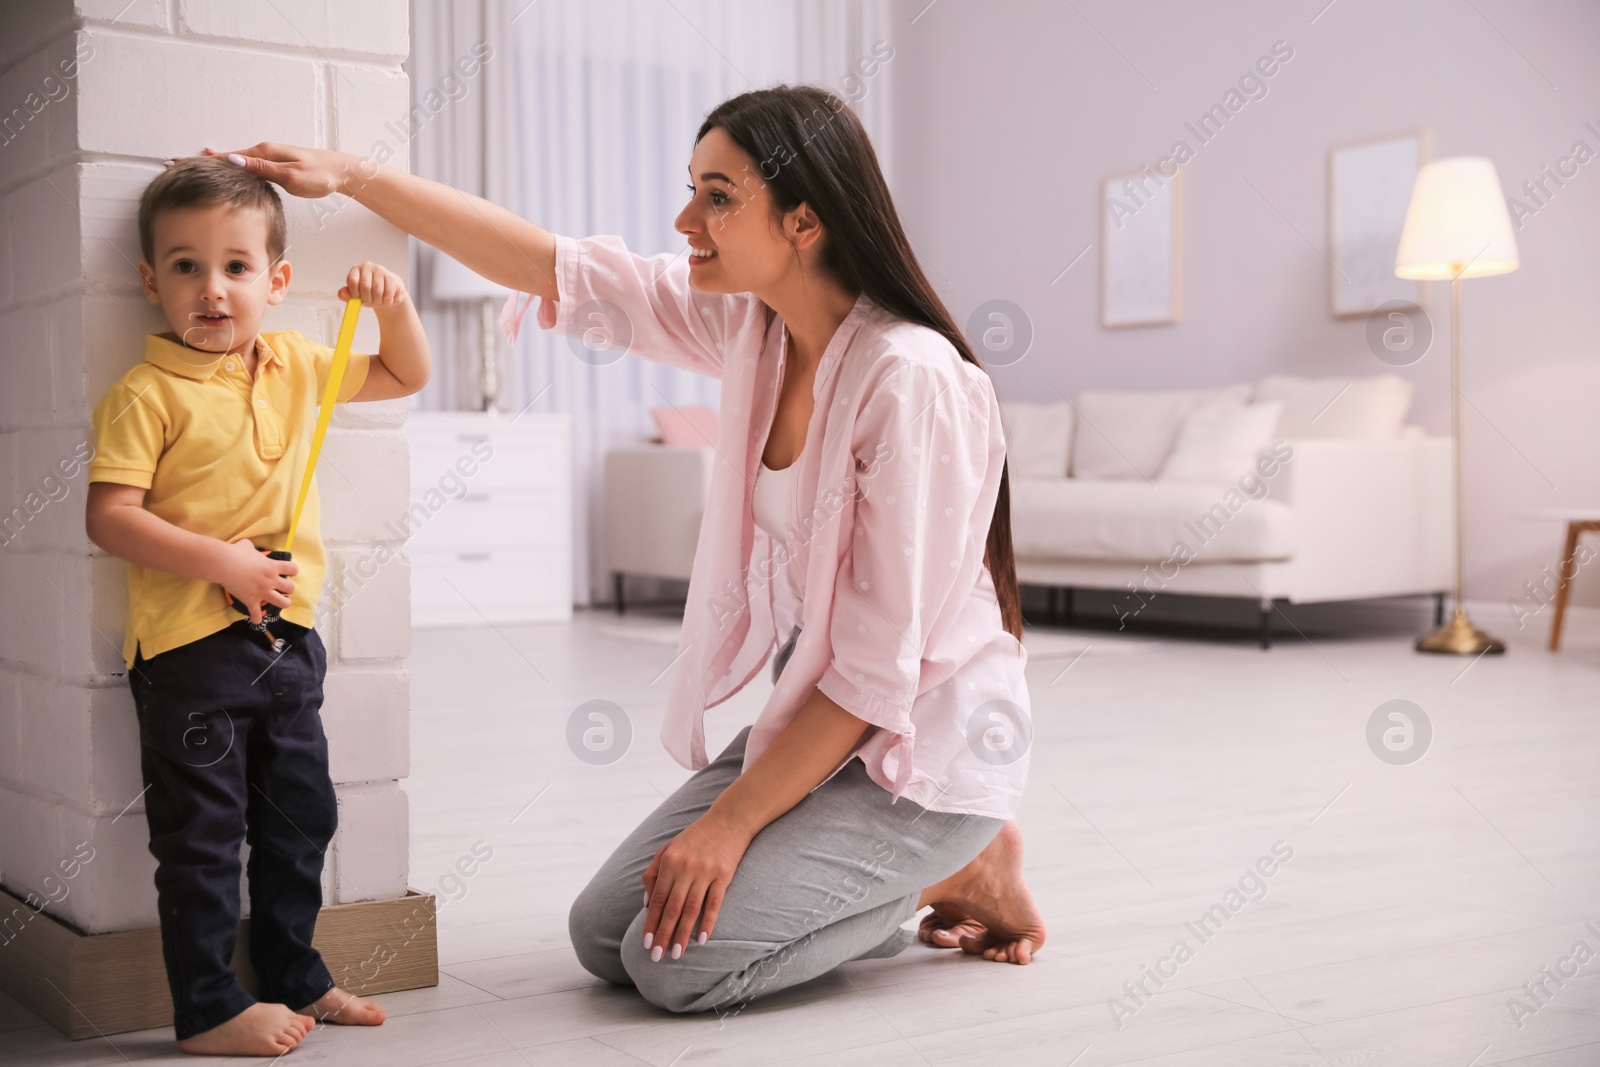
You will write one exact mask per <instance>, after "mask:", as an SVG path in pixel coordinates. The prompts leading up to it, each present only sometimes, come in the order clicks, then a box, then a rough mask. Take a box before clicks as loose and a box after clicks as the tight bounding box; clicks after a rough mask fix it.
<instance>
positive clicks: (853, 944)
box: [568, 729, 1004, 1012]
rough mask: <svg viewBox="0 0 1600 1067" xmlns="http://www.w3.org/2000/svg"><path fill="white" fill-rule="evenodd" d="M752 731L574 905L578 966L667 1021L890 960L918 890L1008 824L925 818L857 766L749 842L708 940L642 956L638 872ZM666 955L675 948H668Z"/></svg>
mask: <svg viewBox="0 0 1600 1067" xmlns="http://www.w3.org/2000/svg"><path fill="white" fill-rule="evenodd" d="M749 736H750V731H749V730H748V729H746V730H744V731H743V732H741V733H740V734H739V736H738V737H736V738H734V740H733V743H732V744H730V745H729V746H728V747H727V748H726V749H724V750H723V752H722V754H721V755H719V756H718V757H717V758H716V759H715V760H713V761H712V762H711V763H709V764H708V765H706V766H705V767H703V768H701V769H700V770H699V771H697V772H695V774H694V775H693V776H692V777H691V778H690V779H689V780H688V781H687V782H685V783H684V784H683V785H682V787H680V788H679V789H678V791H677V792H676V793H674V794H672V796H670V797H668V798H667V800H666V802H665V803H663V804H662V805H661V806H660V807H658V808H657V809H656V810H655V811H654V812H652V813H651V815H650V817H649V818H647V819H645V821H644V823H643V824H641V825H640V826H639V828H638V829H636V830H634V832H633V833H632V834H630V835H628V839H627V840H625V841H624V842H622V844H621V845H620V846H618V848H617V850H616V851H615V852H613V853H612V854H611V858H610V859H608V860H607V861H606V862H605V865H604V866H602V867H601V868H600V871H599V873H597V874H596V875H595V876H594V878H593V879H592V880H591V881H590V882H589V885H588V886H587V887H586V888H585V889H584V890H583V892H582V893H581V894H580V895H579V896H578V899H577V901H575V902H574V903H573V905H572V913H571V916H570V917H569V920H568V927H569V930H570V932H571V934H572V946H573V948H574V949H575V950H576V951H577V953H578V960H579V962H581V963H582V964H583V966H584V967H585V968H586V969H587V970H588V971H589V972H590V973H591V974H594V975H596V976H597V977H600V978H604V979H605V980H607V981H609V982H616V983H619V984H622V985H633V986H636V987H637V988H638V990H639V993H640V994H641V995H642V996H643V997H644V998H645V999H646V1000H648V1001H649V1002H650V1003H652V1004H655V1005H657V1006H659V1007H663V1008H667V1009H669V1010H671V1011H681V1012H684V1011H705V1010H707V1009H716V1010H718V1011H719V1012H726V1011H731V1010H736V1009H738V1008H739V1007H741V1006H742V1005H743V1004H744V1003H745V1002H748V1001H750V1000H754V999H755V998H757V997H761V996H765V995H767V994H770V993H775V992H777V991H778V990H780V989H785V988H787V987H789V986H792V985H796V984H798V983H800V982H804V981H807V980H808V979H811V978H815V977H817V976H818V975H820V974H824V973H826V972H827V971H830V970H832V969H833V968H834V967H837V966H838V965H839V964H841V963H844V962H845V961H847V960H856V959H871V958H875V957H880V956H893V955H895V954H896V953H898V952H900V951H902V950H903V949H905V948H906V946H907V945H909V944H911V942H912V941H913V940H915V934H914V933H913V932H912V931H910V930H901V929H899V927H900V925H901V924H902V923H904V922H905V921H906V920H908V919H910V918H911V917H912V916H913V915H915V914H916V911H917V899H918V897H919V896H920V895H921V893H922V890H923V889H925V888H927V887H928V886H930V885H933V884H935V883H936V882H939V881H941V880H943V879H945V878H948V877H949V876H950V875H952V874H954V873H955V872H956V871H959V870H960V869H961V868H962V867H965V866H966V865H967V864H968V863H970V862H971V861H972V860H973V859H974V858H975V857H976V856H977V855H978V853H980V852H982V851H983V848H984V846H985V845H987V844H988V843H989V841H990V840H991V839H992V838H993V837H994V836H995V834H997V833H999V832H1000V828H1001V827H1002V826H1003V825H1004V822H1003V821H1002V820H1000V819H992V818H987V817H985V816H980V815H955V814H950V813H947V812H938V811H929V810H928V809H926V808H921V807H918V806H917V805H916V804H914V803H912V802H911V801H909V800H906V799H905V798H901V799H900V800H899V801H898V802H896V803H894V804H890V803H889V800H890V796H889V793H888V792H887V791H886V790H885V789H883V788H882V787H881V786H879V785H878V784H877V783H876V782H874V781H873V780H872V779H871V778H869V777H867V771H866V768H865V767H864V766H863V765H862V763H861V761H860V760H856V759H853V760H851V761H850V762H849V763H848V764H846V765H845V766H844V767H843V768H842V769H841V770H840V771H839V773H838V774H836V775H834V776H833V777H832V778H830V779H828V781H826V782H824V783H823V784H822V785H821V786H819V787H817V789H815V790H813V791H812V792H811V793H810V794H809V795H808V796H806V798H805V799H804V800H802V801H800V803H798V804H796V805H795V806H794V807H793V808H791V809H790V810H789V811H787V812H785V813H784V814H783V815H781V816H779V817H778V818H777V819H775V820H773V822H772V823H770V824H769V825H768V826H767V827H766V829H764V830H762V831H761V833H759V834H757V835H756V838H755V840H754V841H752V842H751V843H750V847H749V849H748V850H747V851H746V852H745V854H744V857H743V858H742V859H741V860H740V861H739V866H738V869H737V870H736V871H735V872H734V875H733V881H732V882H731V883H730V884H729V886H728V891H727V894H726V896H725V898H724V900H723V904H722V911H721V914H720V915H719V916H718V918H717V925H716V929H715V930H714V931H713V932H712V934H711V938H710V940H708V941H707V942H706V943H705V944H704V945H700V944H696V943H694V942H693V941H691V942H690V943H689V946H688V948H686V949H685V950H684V953H683V956H682V957H681V958H679V959H676V960H674V959H672V958H671V956H670V954H668V955H665V956H663V957H662V959H661V960H660V962H651V959H650V953H649V952H648V951H647V950H646V949H645V947H644V919H645V909H644V907H643V902H644V872H645V868H647V867H649V866H650V862H651V861H652V860H653V859H654V858H655V854H656V851H657V850H658V849H659V848H660V847H661V846H662V845H664V844H666V843H667V842H668V841H671V840H672V839H673V838H674V837H676V836H677V835H678V834H679V833H680V832H682V831H683V830H684V829H685V828H686V827H687V826H688V825H689V824H690V823H691V822H693V821H694V820H695V819H698V818H699V817H700V816H701V815H704V814H705V812H706V809H707V808H709V807H710V806H711V802H712V801H713V800H715V799H716V798H717V796H718V795H719V794H720V793H721V792H722V791H723V790H724V789H726V788H727V787H728V786H729V785H730V784H731V783H732V782H733V780H734V779H735V778H737V777H738V776H739V772H740V770H741V769H742V767H743V766H744V746H745V741H746V740H747V739H748V737H749ZM669 951H670V950H669Z"/></svg>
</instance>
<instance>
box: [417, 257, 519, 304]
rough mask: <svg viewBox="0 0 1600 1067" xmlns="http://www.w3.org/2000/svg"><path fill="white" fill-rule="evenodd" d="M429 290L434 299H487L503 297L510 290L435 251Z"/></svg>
mask: <svg viewBox="0 0 1600 1067" xmlns="http://www.w3.org/2000/svg"><path fill="white" fill-rule="evenodd" d="M429 292H430V293H431V294H432V295H433V298H434V299H435V300H489V299H493V298H496V297H502V298H503V297H505V296H506V295H507V294H509V293H510V292H511V290H509V289H507V288H506V287H505V286H503V285H500V284H499V283H498V282H491V281H490V280H489V279H488V278H485V277H484V276H483V275H481V274H478V273H477V272H476V271H472V270H469V269H467V268H466V267H464V266H462V265H461V264H460V263H459V262H457V261H456V260H454V259H451V258H450V257H449V256H447V255H445V254H444V253H443V252H435V253H434V255H433V285H432V287H431V288H430V289H429Z"/></svg>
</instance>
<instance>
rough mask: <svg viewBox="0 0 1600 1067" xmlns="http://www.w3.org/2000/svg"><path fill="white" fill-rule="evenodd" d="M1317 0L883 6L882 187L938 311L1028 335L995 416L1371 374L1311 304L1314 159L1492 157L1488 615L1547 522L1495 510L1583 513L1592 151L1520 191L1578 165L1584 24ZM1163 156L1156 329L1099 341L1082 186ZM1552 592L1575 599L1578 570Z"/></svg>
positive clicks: (1539, 15)
mask: <svg viewBox="0 0 1600 1067" xmlns="http://www.w3.org/2000/svg"><path fill="white" fill-rule="evenodd" d="M1326 2H1327V0H1306V2H1296V3H1281V2H1280V3H1267V2H1230V3H1226V4H1222V3H1208V4H1204V5H1200V4H1189V3H1180V2H1176V0H1166V2H1160V3H1137V4H1127V3H1114V2H1111V0H1074V2H1073V3H1071V4H1067V3H1045V2H1037V3H1006V4H997V3H978V2H964V0H939V2H937V3H935V4H934V5H933V6H931V7H928V6H927V0H906V2H903V3H902V2H900V0H896V10H895V15H896V17H895V19H894V27H895V34H896V36H895V38H894V40H893V42H892V43H893V45H894V48H895V55H894V59H893V60H892V63H893V65H894V73H895V77H896V79H897V82H896V98H895V105H896V115H895V122H896V126H895V131H896V132H895V144H894V149H895V152H896V182H895V185H896V188H895V195H896V198H897V201H898V204H899V207H900V210H901V212H902V214H903V215H904V218H905V221H906V224H907V226H908V228H909V230H910V232H911V237H912V240H913V241H914V242H915V244H916V246H917V248H918V250H919V252H920V253H921V255H922V256H923V261H924V264H925V266H926V267H927V268H928V270H929V273H930V275H931V276H932V277H933V279H934V281H935V283H936V284H937V285H938V286H939V288H940V290H941V292H942V293H943V295H944V296H945V298H946V300H947V301H948V302H949V303H950V305H951V308H952V310H953V311H954V312H955V314H956V315H957V316H958V317H960V318H961V319H963V320H965V318H966V316H967V315H969V314H970V313H971V312H972V310H973V309H974V308H975V307H976V306H977V305H978V304H979V303H981V302H983V301H985V300H988V299H994V298H1000V299H1007V300H1011V301H1013V302H1015V303H1016V304H1018V305H1020V306H1021V307H1022V308H1023V309H1024V310H1025V311H1026V312H1027V314H1028V316H1029V317H1030V319H1031V321H1032V323H1033V327H1034V331H1035V336H1034V341H1033V347H1032V349H1031V350H1030V352H1029V353H1028V355H1027V356H1026V357H1025V358H1024V359H1023V360H1021V361H1020V362H1019V363H1017V364H1015V365H1013V366H1008V367H998V368H995V370H994V377H995V380H996V384H997V388H998V389H999V392H1000V396H1001V397H1002V399H1025V398H1032V397H1049V398H1054V396H1055V393H1054V389H1053V388H1052V386H1056V387H1059V388H1060V389H1061V390H1062V391H1063V392H1065V393H1066V394H1067V395H1068V396H1072V395H1074V394H1076V392H1077V391H1078V390H1080V389H1084V388H1093V387H1108V388H1163V387H1187V386H1200V385H1212V384H1224V383H1229V382H1235V381H1246V380H1254V379H1258V378H1260V377H1262V376H1264V375H1266V374H1270V373H1286V374H1300V375H1313V376H1334V375H1366V374H1376V373H1381V372H1385V371H1387V370H1389V368H1388V367H1386V366H1385V365H1383V364H1382V363H1380V362H1379V361H1378V360H1377V359H1376V358H1375V357H1374V356H1373V355H1372V354H1371V352H1370V351H1369V349H1368V348H1367V345H1366V341H1365V337H1364V329H1365V322H1364V321H1363V320H1362V319H1359V318H1358V319H1335V318H1334V317H1333V316H1332V315H1331V313H1330V311H1329V305H1328V295H1327V294H1328V277H1327V276H1328V266H1327V264H1326V262H1325V261H1324V259H1323V258H1322V256H1323V253H1324V252H1325V251H1326V244H1327V241H1326V229H1327V214H1326V207H1325V205H1326V203H1327V179H1326V170H1327V153H1328V149H1329V147H1330V146H1332V145H1335V144H1339V143H1342V142H1347V141H1355V140H1362V139H1366V138H1372V137H1378V136H1383V135H1388V134H1394V133H1400V132H1404V131H1409V130H1414V129H1418V128H1425V129H1426V130H1427V131H1428V134H1429V138H1430V142H1431V156H1432V158H1441V157H1444V156H1451V155H1486V156H1489V157H1490V158H1492V159H1493V160H1494V162H1495V164H1496V166H1497V167H1498V168H1499V172H1500V178H1501V183H1502V185H1503V186H1504V187H1505V189H1506V192H1507V194H1508V195H1520V196H1521V199H1522V200H1523V202H1524V203H1525V204H1526V205H1527V206H1528V207H1529V208H1530V209H1533V208H1537V210H1536V211H1535V212H1534V213H1532V214H1528V215H1525V216H1524V217H1522V218H1521V220H1520V222H1521V225H1520V229H1519V230H1518V231H1517V240H1518V243H1519V245H1520V248H1521V253H1522V264H1523V265H1522V269H1521V270H1519V271H1518V272H1516V273H1514V274H1510V275H1505V276H1502V277H1497V278H1488V279H1483V280H1479V281H1473V282H1468V283H1466V286H1465V295H1466V304H1465V307H1466V313H1465V314H1466V322H1465V327H1464V330H1463V337H1464V340H1465V344H1466V349H1465V389H1464V393H1465V395H1466V397H1467V398H1468V403H1467V404H1466V406H1465V415H1464V420H1465V431H1464V434H1463V442H1464V447H1465V449H1466V452H1467V592H1468V596H1469V597H1470V598H1472V599H1474V600H1485V601H1494V602H1497V603H1498V604H1500V605H1501V608H1500V610H1505V609H1504V607H1503V602H1504V601H1506V600H1507V599H1508V598H1520V596H1521V592H1520V587H1521V585H1522V583H1523V582H1524V581H1526V580H1528V579H1532V578H1535V577H1537V576H1538V574H1539V571H1540V568H1541V567H1542V566H1544V565H1546V564H1547V563H1551V562H1553V560H1554V557H1555V555H1556V553H1557V550H1558V548H1559V536H1560V531H1559V530H1558V528H1557V527H1556V526H1555V525H1554V524H1552V523H1549V522H1530V521H1527V520H1524V519H1518V518H1516V517H1515V512H1517V511H1518V510H1519V509H1522V508H1527V507H1538V506H1555V505H1563V504H1586V505H1589V506H1596V505H1600V418H1597V407H1600V404H1597V397H1600V358H1597V357H1600V340H1597V339H1596V333H1597V329H1596V328H1597V325H1600V310H1597V306H1600V301H1597V299H1596V298H1597V295H1600V294H1597V293H1596V282H1597V280H1600V159H1595V160H1593V161H1591V162H1588V163H1587V164H1586V165H1583V166H1580V167H1578V173H1577V174H1576V176H1574V177H1572V178H1570V179H1568V180H1567V181H1566V184H1565V186H1564V187H1563V188H1560V189H1556V188H1555V186H1554V185H1553V184H1549V183H1547V188H1549V189H1551V190H1554V195H1552V196H1549V197H1542V198H1543V201H1544V202H1543V204H1542V206H1541V205H1539V204H1537V203H1536V202H1535V201H1534V200H1532V199H1531V198H1529V197H1528V196H1527V195H1526V194H1524V193H1522V191H1521V189H1520V186H1521V185H1522V183H1523V181H1524V180H1527V179H1534V178H1539V177H1541V168H1543V167H1544V166H1545V165H1547V164H1548V165H1550V166H1552V167H1554V166H1555V165H1556V164H1557V162H1558V161H1559V160H1560V159H1561V158H1562V157H1567V156H1569V155H1570V154H1571V153H1572V151H1573V147H1574V142H1577V141H1583V142H1584V143H1585V145H1586V146H1587V148H1588V149H1592V150H1594V151H1596V152H1600V133H1597V132H1596V131H1597V130H1600V66H1597V65H1596V64H1595V63H1594V61H1593V48H1594V45H1595V44H1596V42H1600V5H1597V4H1594V3H1585V2H1579V0H1566V2H1559V3H1541V4H1538V5H1519V4H1513V3H1511V2H1509V0H1472V2H1471V3H1466V2H1445V0H1417V2H1407V3H1405V4H1387V3H1380V2H1377V0H1336V2H1335V3H1334V4H1333V5H1332V6H1331V7H1326V8H1325V9H1324V6H1325V4H1326ZM1319 12H1320V14H1319ZM913 20H915V21H913ZM1280 41H1281V42H1284V43H1285V44H1286V45H1287V47H1288V48H1291V49H1292V50H1293V55H1292V57H1291V58H1290V59H1289V60H1288V61H1287V62H1284V63H1282V64H1281V65H1280V66H1279V68H1278V69H1277V70H1276V72H1275V73H1274V75H1273V76H1272V77H1271V78H1270V79H1266V80H1265V81H1264V85H1265V90H1266V91H1265V95H1264V96H1263V95H1261V92H1260V90H1254V91H1255V95H1256V96H1258V97H1259V98H1258V99H1253V100H1247V101H1246V103H1245V105H1244V106H1243V107H1242V108H1241V109H1240V110H1239V111H1238V112H1237V113H1236V114H1234V115H1233V116H1232V118H1231V119H1230V121H1229V122H1228V123H1227V125H1226V127H1225V128H1223V129H1222V131H1221V132H1220V133H1219V134H1217V135H1216V136H1215V137H1214V138H1212V139H1211V140H1210V141H1209V142H1208V143H1204V144H1202V143H1201V142H1200V140H1199V139H1198V138H1197V137H1196V136H1195V135H1194V133H1193V132H1192V131H1191V130H1190V129H1188V128H1187V127H1186V126H1185V123H1196V122H1197V120H1198V118H1199V116H1200V115H1201V114H1202V113H1204V112H1205V111H1207V110H1208V109H1209V108H1210V107H1211V105H1213V104H1216V103H1219V102H1221V101H1222V100H1223V97H1224V94H1225V93H1227V92H1228V90H1230V89H1233V88H1236V86H1237V83H1238V80H1239V78H1240V77H1241V75H1243V74H1245V73H1246V72H1247V71H1248V70H1249V69H1250V68H1251V67H1252V66H1253V65H1254V64H1255V63H1256V61H1257V60H1258V59H1259V58H1260V57H1263V56H1268V55H1269V54H1270V53H1271V52H1272V49H1273V46H1274V43H1275V42H1280ZM1282 51H1283V47H1282V46H1280V54H1281V52H1282ZM1586 123H1592V124H1593V127H1592V128H1591V127H1589V126H1586ZM1180 139H1181V140H1184V141H1186V142H1187V144H1188V145H1189V147H1190V148H1191V149H1193V150H1194V158H1193V159H1192V160H1191V161H1190V162H1189V163H1188V164H1187V165H1185V167H1184V168H1183V174H1184V179H1183V180H1184V182H1185V188H1184V215H1185V222H1184V232H1183V244H1184V252H1183V274H1184V295H1183V302H1184V311H1183V318H1182V321H1181V323H1179V324H1177V325H1174V326H1161V327H1146V328H1138V329H1123V330H1115V331H1113V330H1105V329H1102V328H1101V327H1100V326H1099V278H1098V270H1099V260H1098V257H1099V251H1100V249H1099V224H1098V218H1097V215H1096V208H1095V205H1096V196H1097V190H1098V186H1099V183H1100V180H1101V179H1102V178H1103V177H1104V176H1106V175H1108V174H1113V173H1118V172H1122V171H1127V170H1136V169H1138V168H1139V167H1140V166H1141V165H1142V164H1150V165H1152V166H1154V165H1155V163H1156V162H1157V161H1158V160H1159V159H1160V158H1161V157H1162V156H1165V155H1168V154H1169V153H1170V151H1171V149H1172V146H1173V144H1174V142H1175V141H1177V140H1180ZM1569 169H1570V165H1569ZM1091 243H1092V244H1093V245H1094V247H1093V248H1091V249H1090V250H1089V252H1088V254H1086V255H1084V256H1083V258H1082V259H1081V260H1079V261H1078V262H1077V263H1076V265H1075V266H1073V267H1072V268H1071V269H1070V270H1068V271H1066V273H1065V274H1062V273H1061V272H1062V270H1063V268H1066V267H1067V265H1068V264H1069V263H1071V262H1072V260H1073V258H1074V257H1075V256H1077V255H1078V254H1079V252H1080V251H1082V250H1083V249H1084V247H1085V246H1086V245H1090V244H1091ZM1428 289H1429V291H1428V293H1427V301H1428V310H1429V312H1430V313H1431V315H1432V318H1433V321H1434V325H1435V331H1436V337H1435V341H1434V345H1433V348H1432V351H1431V352H1430V353H1429V355H1427V356H1426V357H1425V358H1424V359H1422V360H1421V362H1419V363H1417V364H1416V365H1414V366H1411V367H1408V368H1403V369H1401V370H1400V371H1399V373H1401V374H1403V375H1405V376H1406V377H1407V378H1409V379H1411V380H1412V381H1414V382H1415V383H1416V385H1417V403H1416V406H1415V407H1414V409H1413V414H1412V421H1415V422H1418V423H1420V424H1422V425H1423V426H1425V427H1427V428H1428V429H1429V431H1430V432H1437V433H1445V432H1448V427H1449V392H1448V380H1449V379H1448V375H1449V366H1448V358H1449V289H1448V286H1447V285H1446V284H1444V283H1429V284H1428ZM1372 521H1374V522H1382V521H1384V518H1383V516H1382V515H1373V516H1372ZM1596 547H1597V549H1600V545H1597V546H1596ZM1595 571H1596V575H1600V565H1597V566H1596V567H1595ZM1575 597H1576V599H1575V603H1578V604H1589V605H1600V576H1594V577H1591V576H1587V575H1584V576H1580V577H1579V579H1578V581H1577V587H1576V593H1575ZM1483 621H1484V622H1485V623H1486V624H1489V623H1493V624H1494V625H1496V626H1501V627H1502V628H1503V627H1504V626H1505V625H1506V624H1507V623H1508V622H1509V614H1504V615H1499V614H1498V612H1497V617H1495V618H1492V619H1491V618H1488V617H1485V618H1484V619H1483ZM1539 625H1541V626H1542V621H1541V622H1540V623H1539Z"/></svg>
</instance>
